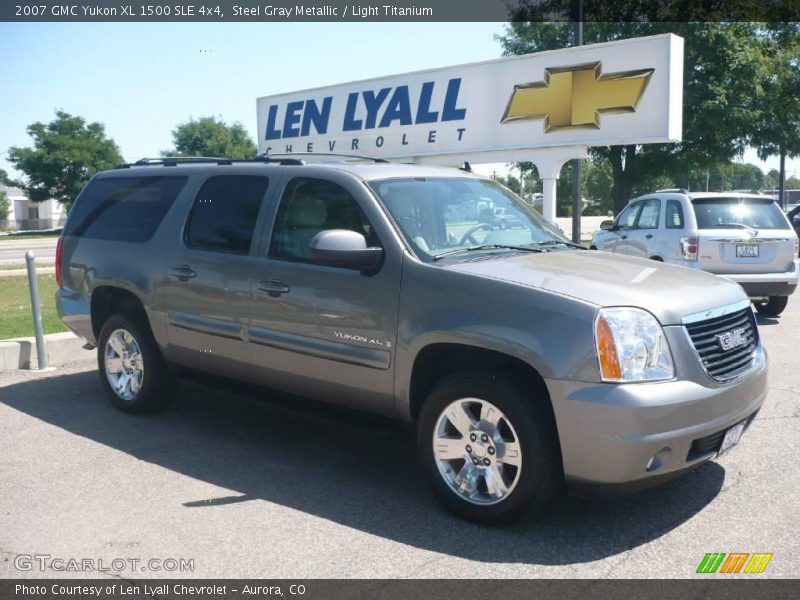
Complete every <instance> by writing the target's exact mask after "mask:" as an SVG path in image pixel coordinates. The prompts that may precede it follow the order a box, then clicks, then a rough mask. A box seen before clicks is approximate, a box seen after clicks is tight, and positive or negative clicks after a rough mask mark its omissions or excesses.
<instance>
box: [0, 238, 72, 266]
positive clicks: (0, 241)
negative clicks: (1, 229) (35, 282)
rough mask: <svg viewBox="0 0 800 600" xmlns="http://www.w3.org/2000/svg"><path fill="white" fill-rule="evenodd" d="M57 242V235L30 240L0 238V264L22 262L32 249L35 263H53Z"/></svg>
mask: <svg viewBox="0 0 800 600" xmlns="http://www.w3.org/2000/svg"><path fill="white" fill-rule="evenodd" d="M57 242H58V238H57V237H52V238H39V239H30V240H26V239H24V238H22V239H15V240H9V239H5V238H0V265H10V264H24V263H25V252H26V251H28V250H33V252H34V254H35V255H36V261H37V263H53V262H54V261H55V260H56V243H57Z"/></svg>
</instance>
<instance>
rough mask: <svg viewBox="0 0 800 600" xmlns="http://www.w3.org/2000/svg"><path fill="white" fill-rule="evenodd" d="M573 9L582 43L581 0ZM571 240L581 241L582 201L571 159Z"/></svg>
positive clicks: (575, 165) (578, 171) (576, 32)
mask: <svg viewBox="0 0 800 600" xmlns="http://www.w3.org/2000/svg"><path fill="white" fill-rule="evenodd" d="M573 7H574V9H575V30H574V40H573V41H574V42H575V45H576V46H581V45H583V0H574V4H573ZM572 177H573V182H572V241H573V242H575V243H576V244H580V243H581V211H582V210H583V201H582V199H581V161H580V159H576V160H573V161H572Z"/></svg>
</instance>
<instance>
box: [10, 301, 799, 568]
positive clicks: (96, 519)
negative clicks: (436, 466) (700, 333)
mask: <svg viewBox="0 0 800 600" xmlns="http://www.w3.org/2000/svg"><path fill="white" fill-rule="evenodd" d="M799 329H800V297H796V298H793V299H792V301H790V303H789V308H788V310H787V312H786V313H785V314H784V316H783V317H781V318H780V319H761V333H762V337H763V339H764V340H765V343H766V346H767V349H768V351H769V354H770V358H771V371H770V388H771V389H770V394H769V398H768V400H767V403H766V404H765V406H764V408H763V409H762V411H761V412H760V413H759V415H758V418H757V420H756V421H755V423H754V424H753V426H752V427H751V429H750V430H749V432H748V433H747V434H746V435H745V437H744V438H743V440H742V442H741V444H740V446H739V447H737V448H734V449H733V450H732V451H731V452H730V453H728V454H727V455H725V456H723V457H721V458H720V459H719V460H718V461H716V462H710V463H707V464H705V465H704V466H702V467H701V468H699V469H698V470H696V471H694V472H693V473H691V474H689V475H687V476H686V477H684V478H682V479H680V480H677V481H675V482H673V483H672V484H669V485H667V486H666V487H662V488H660V489H657V490H652V491H649V492H646V493H642V494H639V495H636V496H630V497H627V498H621V499H615V500H606V501H597V500H594V501H591V500H580V499H567V500H564V501H563V502H560V503H559V505H558V506H557V507H556V508H554V509H552V510H551V511H550V512H549V513H547V514H545V515H543V517H542V518H541V519H540V520H538V521H534V520H531V519H527V520H524V521H522V522H520V523H517V524H516V525H513V526H509V527H506V528H502V529H490V528H484V527H478V526H475V525H471V524H468V523H464V522H462V521H459V520H457V519H455V518H453V517H451V516H449V515H448V514H447V513H445V512H444V510H443V509H442V508H440V507H439V505H438V504H437V503H436V502H435V500H434V499H433V497H432V495H431V493H430V492H429V490H428V488H427V486H426V483H425V481H424V480H423V478H422V475H421V473H420V471H419V469H418V467H417V463H416V459H415V456H414V451H413V447H412V444H411V443H410V440H409V438H408V436H407V434H406V432H405V430H404V429H403V428H402V427H399V426H396V425H394V424H391V423H387V422H385V421H382V420H379V419H373V418H368V417H362V418H358V419H353V418H351V417H348V416H346V415H340V414H338V413H336V412H332V413H331V412H329V411H322V410H321V409H314V410H312V409H311V408H308V407H306V408H304V409H303V410H302V411H299V412H298V411H294V410H287V409H286V408H285V406H286V405H292V404H294V403H295V400H293V399H291V398H287V397H285V396H283V397H275V396H274V395H273V396H271V395H270V394H269V393H266V392H265V393H264V394H263V396H264V398H266V399H268V400H270V402H272V403H265V402H261V401H256V400H254V399H252V398H250V397H246V396H241V395H236V394H232V393H226V392H221V391H218V390H216V389H213V388H207V387H203V386H200V385H198V384H182V385H181V386H180V388H179V391H178V393H177V394H176V396H177V397H176V402H175V403H174V404H173V406H172V407H171V408H170V409H169V410H168V411H167V412H165V413H162V414H160V415H155V416H148V417H132V416H128V415H124V414H121V413H119V412H117V411H115V410H113V409H112V408H111V407H110V405H109V404H108V403H107V401H106V400H105V398H104V396H103V394H102V392H101V389H100V386H99V384H98V381H97V374H96V372H95V370H94V369H93V368H91V366H89V365H86V364H85V363H84V364H83V365H81V366H76V365H73V366H71V367H67V368H63V369H60V370H59V371H57V372H56V373H52V374H42V375H40V374H30V373H28V374H25V373H16V374H8V373H6V374H3V375H0V432H1V433H0V474H1V484H0V552H1V553H2V559H0V577H4V578H8V577H19V576H42V574H41V573H39V572H38V571H36V570H33V571H28V572H20V571H18V570H17V569H16V568H15V566H14V565H15V557H16V556H18V555H21V554H28V555H32V554H48V555H50V556H52V557H61V558H64V559H69V558H76V559H84V558H88V559H93V560H95V561H97V560H102V561H104V564H105V565H106V566H108V565H110V564H111V561H112V560H113V559H115V558H123V559H131V558H138V559H142V560H149V559H152V558H156V559H162V560H163V559H165V558H176V559H181V558H184V559H194V571H193V572H184V573H170V575H182V576H193V577H218V576H227V577H268V578H279V577H284V578H301V577H422V578H427V577H434V578H478V577H660V578H665V577H666V578H672V577H691V576H696V575H695V570H696V568H697V566H698V564H699V563H700V561H701V559H702V558H703V556H704V555H705V553H706V552H771V553H773V554H774V558H773V559H772V562H771V563H770V564H769V566H768V568H767V571H766V573H765V574H764V575H762V576H761V577H765V576H773V577H798V576H800V566H798V565H800V562H799V561H798V557H800V519H798V518H797V491H798V490H797V482H798V481H800V462H799V461H798V460H797V456H798V451H800V448H798V437H799V436H798V432H800V427H798V425H799V423H798V416H799V415H800V410H799V409H798V403H799V402H800V358H798V354H797V348H796V340H797V331H798V330H799ZM275 402H278V404H274V403H275ZM120 574H121V575H126V576H139V577H155V576H159V575H162V576H163V573H154V572H149V571H147V572H144V571H143V572H136V571H131V570H129V567H126V570H123V571H122V572H121V573H120ZM44 575H45V576H60V575H64V574H63V573H56V572H52V571H50V572H47V573H45V574H44ZM66 575H69V576H89V575H91V573H86V574H81V573H66ZM705 577H709V576H708V575H705ZM738 577H742V575H739V576H738Z"/></svg>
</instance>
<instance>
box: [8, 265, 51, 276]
mask: <svg viewBox="0 0 800 600" xmlns="http://www.w3.org/2000/svg"><path fill="white" fill-rule="evenodd" d="M55 273H56V268H55V267H36V274H37V275H55ZM27 276H28V269H27V268H22V269H2V270H0V277H27Z"/></svg>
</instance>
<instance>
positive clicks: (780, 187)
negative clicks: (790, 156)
mask: <svg viewBox="0 0 800 600" xmlns="http://www.w3.org/2000/svg"><path fill="white" fill-rule="evenodd" d="M779 171H780V176H779V177H778V179H780V181H779V182H778V206H780V207H781V210H786V199H785V198H784V196H785V195H786V190H785V187H786V152H784V150H783V146H781V164H780V169H779Z"/></svg>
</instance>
